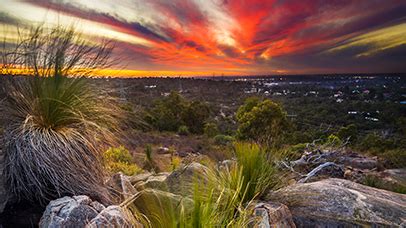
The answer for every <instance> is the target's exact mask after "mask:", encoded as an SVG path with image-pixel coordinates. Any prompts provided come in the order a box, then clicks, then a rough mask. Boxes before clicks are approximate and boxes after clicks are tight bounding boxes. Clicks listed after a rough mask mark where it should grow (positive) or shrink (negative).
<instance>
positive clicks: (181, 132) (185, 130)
mask: <svg viewBox="0 0 406 228" xmlns="http://www.w3.org/2000/svg"><path fill="white" fill-rule="evenodd" d="M189 134H190V132H189V128H188V127H187V126H185V125H181V126H180V127H179V129H178V135H183V136H185V135H189Z"/></svg>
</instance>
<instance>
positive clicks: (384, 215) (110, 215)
mask: <svg viewBox="0 0 406 228" xmlns="http://www.w3.org/2000/svg"><path fill="white" fill-rule="evenodd" d="M206 169H207V168H206V167H204V166H203V165H201V164H199V163H191V164H189V165H187V166H185V167H183V168H181V169H179V170H176V171H174V172H173V173H161V174H150V173H145V174H140V175H136V176H131V177H128V176H124V175H122V174H117V175H115V176H114V177H113V178H112V180H111V181H110V186H111V188H112V190H113V191H114V192H116V193H117V194H120V195H119V197H122V198H123V199H127V198H129V197H132V196H134V195H137V199H136V200H135V201H134V202H133V203H135V204H137V205H138V206H139V205H142V204H143V203H146V202H150V201H148V200H147V199H151V197H156V198H157V199H158V198H159V199H162V198H163V197H164V198H166V199H170V200H171V201H173V202H180V201H181V200H184V199H185V198H187V197H188V196H187V193H186V194H185V191H184V190H183V188H184V186H187V184H188V183H189V184H191V183H193V179H194V177H196V176H202V175H205V170H206ZM181 193H182V194H183V196H182V195H181ZM189 203H191V204H193V202H192V201H191V200H190V202H189ZM252 206H253V207H254V214H253V216H257V217H258V219H256V220H255V221H257V222H256V224H254V227H365V226H373V227H402V226H404V225H406V195H403V194H398V193H394V192H390V191H386V190H381V189H377V188H372V187H368V186H365V185H361V184H358V183H355V182H352V181H349V180H344V179H338V178H328V179H323V180H319V181H315V182H311V183H296V184H293V185H290V186H287V187H284V188H282V189H280V190H278V191H275V192H270V193H269V194H268V195H267V196H266V197H265V199H264V201H257V202H254V203H253V205H252ZM136 224H137V223H134V221H132V222H131V221H129V220H128V219H127V217H126V214H125V212H124V211H123V210H122V208H121V207H120V206H119V205H115V206H114V205H113V206H108V207H105V206H103V205H101V204H100V203H98V202H92V201H91V200H90V199H89V198H88V197H87V196H74V197H64V198H61V199H57V200H54V201H52V202H50V203H49V205H48V206H47V208H46V210H45V212H44V215H43V217H42V219H41V222H40V227H134V226H136ZM138 226H139V227H142V225H141V224H138Z"/></svg>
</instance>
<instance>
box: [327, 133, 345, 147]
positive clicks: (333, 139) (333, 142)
mask: <svg viewBox="0 0 406 228" xmlns="http://www.w3.org/2000/svg"><path fill="white" fill-rule="evenodd" d="M325 144H326V145H327V146H333V147H334V146H339V145H342V144H343V142H342V141H341V139H340V138H339V137H337V136H336V135H334V134H331V135H329V136H328V137H327V140H326V143H325Z"/></svg>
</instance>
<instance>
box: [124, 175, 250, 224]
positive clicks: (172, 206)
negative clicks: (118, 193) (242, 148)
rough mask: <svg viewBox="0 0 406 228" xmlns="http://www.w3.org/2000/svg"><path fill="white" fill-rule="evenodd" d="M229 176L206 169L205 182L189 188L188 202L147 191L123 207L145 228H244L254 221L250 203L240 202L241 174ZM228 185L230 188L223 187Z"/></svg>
mask: <svg viewBox="0 0 406 228" xmlns="http://www.w3.org/2000/svg"><path fill="white" fill-rule="evenodd" d="M230 172H231V170H229V169H226V170H221V171H220V170H215V169H210V170H209V171H208V172H207V177H208V179H207V181H205V182H204V183H202V182H198V181H196V182H195V183H194V185H192V186H191V187H192V188H194V191H192V192H193V194H192V195H191V196H190V198H189V197H181V196H176V195H172V194H169V195H168V194H162V193H160V191H156V190H147V192H148V193H149V194H145V192H141V193H140V195H138V196H135V197H134V198H133V199H131V200H129V202H126V203H124V204H125V207H126V208H127V209H129V210H130V211H131V212H132V214H133V216H134V217H135V218H137V219H138V221H142V222H143V224H144V226H145V227H169V228H172V227H173V228H178V227H182V228H183V227H185V228H186V227H197V228H203V227H247V225H248V224H250V223H251V222H252V221H253V220H255V218H254V217H253V216H252V215H253V213H252V208H250V207H249V206H248V205H250V202H248V201H247V202H242V201H241V195H244V192H243V191H245V190H244V189H246V188H245V186H244V182H243V179H244V177H243V176H242V170H241V169H240V171H237V172H236V173H232V174H231V173H230ZM220 173H221V174H220ZM231 177H232V178H234V179H233V180H232V181H231V180H228V181H226V182H225V180H226V179H227V178H231ZM230 182H233V183H235V186H233V188H229V187H228V185H226V184H225V183H230ZM151 193H152V194H151ZM144 194H145V195H144Z"/></svg>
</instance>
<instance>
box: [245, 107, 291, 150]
mask: <svg viewBox="0 0 406 228" xmlns="http://www.w3.org/2000/svg"><path fill="white" fill-rule="evenodd" d="M253 104H254V102H253V100H251V99H250V100H248V101H247V102H246V103H245V104H244V105H243V106H241V107H240V108H239V110H238V111H237V121H238V123H239V127H238V130H237V136H238V137H239V138H240V139H243V140H256V141H259V142H261V143H265V144H267V145H272V146H275V145H276V144H277V143H279V142H280V140H281V139H282V138H283V134H284V132H286V130H288V129H289V121H288V119H287V117H286V112H285V111H284V110H283V109H282V107H281V106H280V105H278V104H276V103H274V102H272V101H270V100H264V101H262V102H258V103H257V104H256V105H253Z"/></svg>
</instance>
